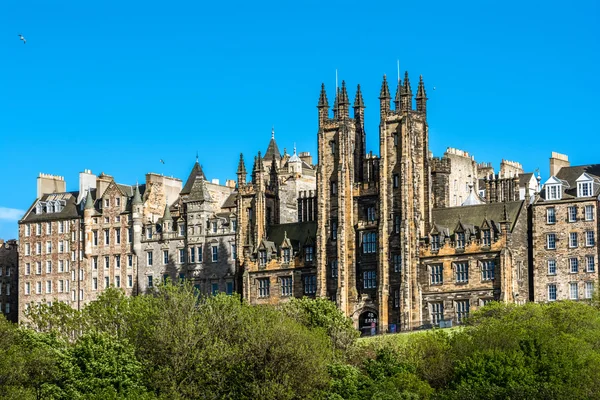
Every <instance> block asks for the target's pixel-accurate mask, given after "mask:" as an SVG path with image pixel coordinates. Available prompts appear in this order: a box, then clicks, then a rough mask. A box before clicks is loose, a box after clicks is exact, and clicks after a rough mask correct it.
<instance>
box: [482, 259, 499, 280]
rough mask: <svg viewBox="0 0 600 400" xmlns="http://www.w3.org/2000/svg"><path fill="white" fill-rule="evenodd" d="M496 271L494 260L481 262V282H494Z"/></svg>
mask: <svg viewBox="0 0 600 400" xmlns="http://www.w3.org/2000/svg"><path fill="white" fill-rule="evenodd" d="M495 269H496V262H495V261H494V260H485V261H482V262H481V280H482V281H492V280H494V270H495Z"/></svg>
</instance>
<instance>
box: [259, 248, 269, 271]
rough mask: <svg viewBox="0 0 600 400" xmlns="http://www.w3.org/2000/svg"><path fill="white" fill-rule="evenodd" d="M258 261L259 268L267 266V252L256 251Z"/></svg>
mask: <svg viewBox="0 0 600 400" xmlns="http://www.w3.org/2000/svg"><path fill="white" fill-rule="evenodd" d="M258 260H259V262H260V266H261V267H264V266H265V265H267V251H266V250H259V251H258Z"/></svg>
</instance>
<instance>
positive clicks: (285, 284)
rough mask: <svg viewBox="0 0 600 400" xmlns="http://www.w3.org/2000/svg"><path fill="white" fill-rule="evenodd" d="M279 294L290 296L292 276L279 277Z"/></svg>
mask: <svg viewBox="0 0 600 400" xmlns="http://www.w3.org/2000/svg"><path fill="white" fill-rule="evenodd" d="M281 295H282V296H291V295H292V277H291V276H284V277H282V278H281Z"/></svg>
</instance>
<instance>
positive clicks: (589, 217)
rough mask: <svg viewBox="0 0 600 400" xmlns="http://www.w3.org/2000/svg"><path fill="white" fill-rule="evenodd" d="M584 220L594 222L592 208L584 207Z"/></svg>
mask: <svg viewBox="0 0 600 400" xmlns="http://www.w3.org/2000/svg"><path fill="white" fill-rule="evenodd" d="M585 220H586V221H593V220H594V206H585Z"/></svg>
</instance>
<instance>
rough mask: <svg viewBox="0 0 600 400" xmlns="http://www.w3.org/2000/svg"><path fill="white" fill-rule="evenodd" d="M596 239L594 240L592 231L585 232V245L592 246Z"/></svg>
mask: <svg viewBox="0 0 600 400" xmlns="http://www.w3.org/2000/svg"><path fill="white" fill-rule="evenodd" d="M595 243H596V241H595V240H594V231H587V232H586V233H585V245H586V246H587V247H592V246H593V245H594V244H595Z"/></svg>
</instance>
